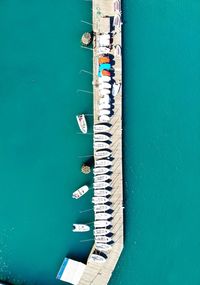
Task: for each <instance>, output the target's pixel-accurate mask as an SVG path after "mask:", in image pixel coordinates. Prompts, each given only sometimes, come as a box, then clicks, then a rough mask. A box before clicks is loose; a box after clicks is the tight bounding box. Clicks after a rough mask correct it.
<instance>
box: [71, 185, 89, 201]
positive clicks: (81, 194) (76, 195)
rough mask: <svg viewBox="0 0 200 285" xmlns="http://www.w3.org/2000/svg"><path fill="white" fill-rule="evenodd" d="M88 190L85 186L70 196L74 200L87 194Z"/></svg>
mask: <svg viewBox="0 0 200 285" xmlns="http://www.w3.org/2000/svg"><path fill="white" fill-rule="evenodd" d="M88 190H89V187H88V186H87V185H84V186H82V187H81V188H79V189H78V190H76V191H75V192H74V193H73V194H72V198H74V199H79V198H80V197H82V196H83V195H84V194H85V193H87V191H88Z"/></svg>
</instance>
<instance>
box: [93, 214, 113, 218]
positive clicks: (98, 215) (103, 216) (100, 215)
mask: <svg viewBox="0 0 200 285" xmlns="http://www.w3.org/2000/svg"><path fill="white" fill-rule="evenodd" d="M94 216H95V220H108V219H110V218H112V215H111V214H109V213H94Z"/></svg>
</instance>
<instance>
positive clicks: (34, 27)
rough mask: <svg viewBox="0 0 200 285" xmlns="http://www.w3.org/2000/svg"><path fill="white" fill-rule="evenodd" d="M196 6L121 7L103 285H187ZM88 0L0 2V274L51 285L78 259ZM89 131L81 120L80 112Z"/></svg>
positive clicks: (87, 148)
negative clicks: (116, 147)
mask: <svg viewBox="0 0 200 285" xmlns="http://www.w3.org/2000/svg"><path fill="white" fill-rule="evenodd" d="M199 14H200V3H199V2H198V1H186V0H182V1H170V0H168V1H157V0H151V1H143V0H140V1H139V0H134V1H133V0H124V26H123V27H124V85H125V87H124V158H125V164H124V166H125V167H124V174H125V183H124V186H125V193H124V194H125V195H124V196H125V223H126V224H125V231H126V232H125V249H124V252H123V255H122V257H121V259H120V262H119V263H118V266H117V268H116V270H115V272H114V274H113V278H112V280H111V282H110V284H111V285H119V284H120V285H129V284H130V285H132V284H135V285H147V284H148V285H160V284H162V285H179V284H181V285H199V280H200V263H199V256H200V242H199V240H200V231H199V228H200V221H199V216H200V207H199V200H200V191H199V189H200V176H199V169H200V107H199V106H200V96H199V94H200V53H199V49H200V18H199ZM81 19H82V20H85V21H91V3H90V2H85V1H81V0H78V1H74V2H71V3H70V4H69V3H68V1H66V0H60V1H47V0H43V1H39V0H35V1H23V0H20V1H17V0H12V1H11V0H7V1H1V2H0V122H1V123H0V199H1V207H0V278H2V279H9V280H11V281H12V282H14V283H16V284H24V285H40V284H48V285H56V284H61V283H60V282H59V281H56V280H55V276H56V273H57V271H58V269H59V266H60V264H61V262H62V260H63V258H64V256H65V255H68V256H70V257H72V258H75V259H76V258H77V259H80V260H82V261H85V260H86V257H87V254H88V252H89V250H90V248H91V245H92V241H88V242H80V241H81V240H86V239H92V234H91V233H88V234H84V235H83V234H77V235H75V234H72V232H71V225H72V223H73V222H91V221H92V220H93V213H92V211H88V212H85V213H80V211H84V210H87V209H90V208H91V203H90V196H91V195H92V191H91V192H90V193H88V195H86V196H84V197H83V198H82V199H80V201H73V200H72V199H71V193H72V192H73V191H74V190H75V189H76V188H77V187H79V186H81V185H82V184H84V183H91V181H92V180H91V176H90V177H87V176H84V175H83V174H81V173H80V166H81V163H82V162H83V161H84V159H85V158H83V157H81V156H87V155H90V154H92V135H90V134H88V135H86V136H83V135H80V134H79V130H78V128H77V125H76V121H75V115H76V114H77V113H79V112H84V113H88V114H90V113H92V96H91V95H90V94H85V93H77V89H79V88H81V89H86V90H88V91H90V90H92V86H91V76H90V75H89V74H82V73H80V70H81V69H85V70H88V71H91V67H92V58H91V52H90V51H88V50H83V49H81V48H80V36H81V34H82V33H83V32H84V31H85V30H87V29H88V28H90V26H87V25H85V24H83V23H81V22H80V21H81ZM89 118H90V119H89V127H90V132H91V130H92V128H91V126H92V117H89Z"/></svg>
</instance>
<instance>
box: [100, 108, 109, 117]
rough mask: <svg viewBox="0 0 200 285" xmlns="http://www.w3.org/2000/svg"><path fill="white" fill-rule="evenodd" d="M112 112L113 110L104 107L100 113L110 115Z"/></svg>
mask: <svg viewBox="0 0 200 285" xmlns="http://www.w3.org/2000/svg"><path fill="white" fill-rule="evenodd" d="M110 114H111V111H110V110H107V109H103V110H100V111H99V115H100V116H102V115H107V116H109V115H110Z"/></svg>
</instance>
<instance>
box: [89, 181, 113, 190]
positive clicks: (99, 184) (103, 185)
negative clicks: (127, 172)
mask: <svg viewBox="0 0 200 285" xmlns="http://www.w3.org/2000/svg"><path fill="white" fill-rule="evenodd" d="M93 187H94V189H102V188H107V187H111V184H110V183H108V182H94V183H93Z"/></svg>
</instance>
